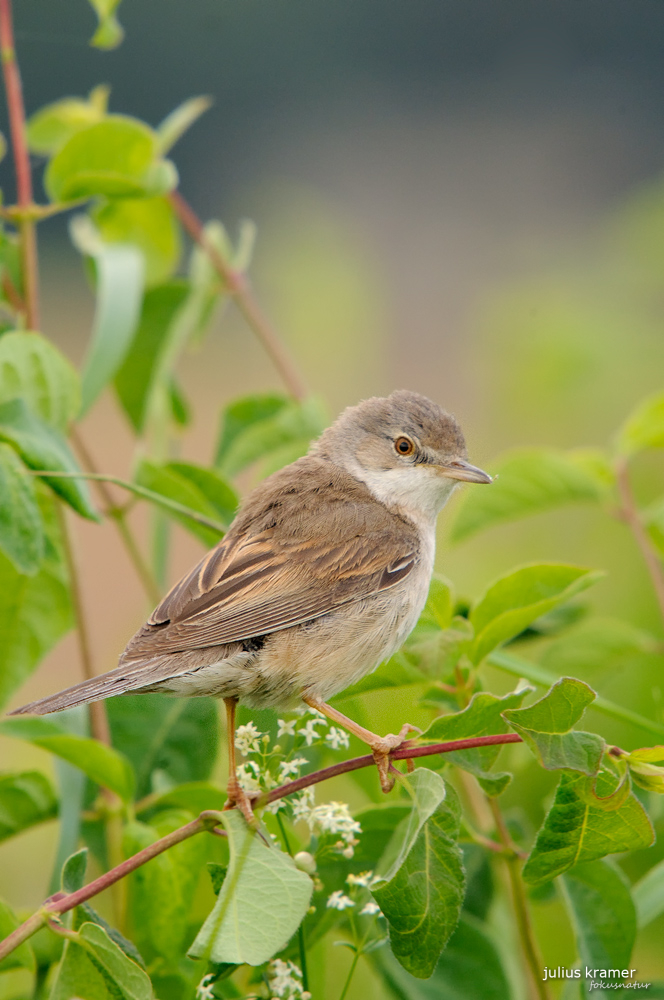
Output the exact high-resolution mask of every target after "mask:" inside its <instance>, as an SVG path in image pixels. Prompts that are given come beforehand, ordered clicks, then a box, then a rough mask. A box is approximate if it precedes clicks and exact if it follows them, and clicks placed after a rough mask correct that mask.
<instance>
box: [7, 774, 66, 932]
mask: <svg viewBox="0 0 664 1000" xmlns="http://www.w3.org/2000/svg"><path fill="white" fill-rule="evenodd" d="M57 814H58V800H57V798H56V796H55V792H54V791H53V787H52V786H51V783H50V781H49V780H48V778H47V777H46V776H45V775H43V774H41V773H40V772H39V771H22V772H21V773H20V774H3V775H0V841H2V840H7V838H8V837H13V836H14V835H15V834H17V833H21V832H22V831H23V830H27V829H29V827H31V826H35V825H36V824H37V823H44V822H45V821H46V820H48V819H53V817H54V816H57ZM0 940H2V938H1V937H0Z"/></svg>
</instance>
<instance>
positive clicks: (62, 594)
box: [0, 487, 74, 707]
mask: <svg viewBox="0 0 664 1000" xmlns="http://www.w3.org/2000/svg"><path fill="white" fill-rule="evenodd" d="M39 492H40V497H39V500H40V506H41V510H42V517H43V520H44V524H45V528H46V540H47V544H46V550H45V557H44V560H43V562H42V564H41V566H40V568H39V570H38V572H37V573H35V575H34V576H26V575H24V574H22V573H19V571H18V570H17V569H16V567H15V566H14V564H13V563H12V562H10V560H9V559H7V557H6V556H4V555H2V553H0V635H1V636H2V642H1V643H0V707H2V706H3V705H6V703H7V701H8V700H9V698H10V697H11V695H12V694H13V693H14V691H16V690H17V689H18V688H19V687H20V686H21V684H23V682H24V681H25V680H26V679H27V678H28V677H29V675H30V674H31V673H32V671H33V669H34V668H35V667H36V666H37V664H38V663H39V662H40V660H41V659H42V657H43V656H45V655H46V653H48V651H49V650H50V649H52V648H53V646H54V645H55V644H56V642H57V641H58V640H59V639H60V638H61V637H62V636H63V635H64V634H65V633H66V632H68V631H69V629H70V628H71V627H72V626H73V623H74V622H73V612H72V606H71V596H70V593H69V578H68V574H67V570H66V566H65V563H64V557H63V554H62V550H61V539H60V526H59V524H58V522H57V518H56V516H55V510H54V503H53V501H52V499H51V498H50V496H44V495H41V494H46V490H45V488H44V487H40V491H39Z"/></svg>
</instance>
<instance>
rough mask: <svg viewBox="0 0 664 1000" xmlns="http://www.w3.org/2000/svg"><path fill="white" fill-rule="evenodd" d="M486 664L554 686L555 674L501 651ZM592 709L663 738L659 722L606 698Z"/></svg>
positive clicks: (596, 701) (540, 683)
mask: <svg viewBox="0 0 664 1000" xmlns="http://www.w3.org/2000/svg"><path fill="white" fill-rule="evenodd" d="M487 662H488V663H489V664H490V665H491V666H492V667H496V668H497V669H498V670H504V671H505V672H506V673H508V674H510V675H511V676H512V677H525V679H526V680H528V681H532V683H533V684H539V685H541V686H542V687H547V688H548V687H550V686H551V685H552V684H555V683H556V680H557V678H556V675H555V674H552V673H550V671H548V670H545V669H544V668H543V667H540V665H539V664H538V663H531V661H530V660H525V659H524V658H523V657H522V656H514V655H513V654H512V653H503V652H502V650H501V651H500V652H495V653H491V654H490V655H489V657H488V660H487ZM593 709H594V710H595V711H596V712H601V713H602V714H603V715H608V716H609V717H610V718H612V719H620V721H621V722H628V723H630V724H631V725H633V726H638V727H639V728H641V729H643V730H645V731H646V732H648V733H654V735H655V736H660V737H663V736H664V725H662V723H661V722H655V721H654V720H653V719H646V717H645V716H643V715H639V714H638V712H632V711H631V710H630V709H629V708H623V706H622V705H616V704H615V703H614V702H612V701H610V700H609V699H608V698H602V697H601V696H600V695H598V696H597V697H596V698H595V701H594V702H593Z"/></svg>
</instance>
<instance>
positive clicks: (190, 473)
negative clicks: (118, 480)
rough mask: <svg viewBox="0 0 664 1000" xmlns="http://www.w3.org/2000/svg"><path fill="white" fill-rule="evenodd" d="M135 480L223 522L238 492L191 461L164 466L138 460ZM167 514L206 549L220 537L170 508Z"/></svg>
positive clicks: (231, 511) (232, 510) (227, 519)
mask: <svg viewBox="0 0 664 1000" xmlns="http://www.w3.org/2000/svg"><path fill="white" fill-rule="evenodd" d="M136 482H137V483H138V484H139V486H145V487H146V488H147V489H149V490H152V491H153V492H154V493H159V494H160V495H161V496H165V497H168V498H169V499H170V500H176V501H177V502H178V503H181V504H183V505H184V506H185V507H188V508H189V509H190V510H194V511H196V512H197V513H199V514H205V515H206V517H209V518H211V519H212V520H214V521H219V522H221V523H222V524H224V525H228V524H230V522H231V521H232V520H233V515H234V513H235V509H236V507H237V504H238V498H237V494H236V493H235V491H234V490H233V489H232V487H230V486H229V485H228V483H226V482H225V480H223V479H222V478H221V476H220V475H218V473H216V472H214V471H213V470H212V469H205V468H203V467H202V466H200V465H194V464H193V463H191V462H166V463H164V464H163V465H157V464H156V463H154V462H147V461H144V462H141V464H140V465H139V467H138V469H137V471H136ZM169 514H170V515H171V517H173V518H174V520H176V521H179V522H180V523H181V524H182V525H183V526H184V527H185V528H187V530H188V531H190V532H191V533H192V535H195V536H196V538H198V539H200V541H201V542H203V544H204V545H206V546H207V547H208V548H211V547H212V546H213V545H216V544H217V542H218V541H219V540H220V538H221V534H220V532H218V531H214V529H212V528H208V527H207V526H206V525H204V524H197V523H196V521H192V520H191V519H190V518H187V517H183V516H182V515H180V514H178V513H177V512H175V511H169Z"/></svg>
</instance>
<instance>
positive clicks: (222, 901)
mask: <svg viewBox="0 0 664 1000" xmlns="http://www.w3.org/2000/svg"><path fill="white" fill-rule="evenodd" d="M222 815H223V824H224V828H225V830H226V833H227V834H228V844H229V849H230V863H229V866H228V874H227V876H226V878H225V879H224V882H223V884H222V886H221V890H220V892H219V895H218V897H217V902H216V903H215V906H214V909H213V910H212V912H211V913H210V915H209V916H208V918H207V920H206V921H205V923H204V924H203V926H202V927H201V929H200V931H199V933H198V935H197V937H196V940H195V941H194V943H193V944H192V946H191V948H190V949H189V954H190V955H191V957H192V958H203V957H205V958H208V959H209V960H211V961H212V962H218V963H226V962H228V963H233V964H238V963H241V962H246V963H247V964H248V965H261V964H262V963H263V962H265V961H267V959H269V958H271V957H272V956H273V955H274V954H275V953H276V952H278V951H280V950H281V949H282V948H283V947H284V946H285V945H286V944H287V942H288V940H289V939H290V938H291V937H292V935H293V934H294V933H295V931H296V930H297V928H298V926H299V925H300V923H301V921H302V918H303V917H304V915H305V913H306V911H307V909H308V907H309V901H310V899H311V893H312V891H313V883H312V881H311V879H310V878H309V876H308V875H305V873H304V872H302V871H300V870H299V869H297V868H296V867H295V865H294V864H293V861H292V860H291V858H289V857H288V855H287V854H283V853H282V852H281V851H280V850H279V849H278V848H276V847H270V846H268V845H267V844H266V842H265V841H264V839H263V838H262V837H261V835H260V834H259V833H258V832H257V831H255V830H251V829H250V828H249V827H247V824H246V823H245V821H244V820H243V819H242V817H241V816H240V815H239V814H238V813H237V812H235V811H232V812H228V813H223V814H222ZM268 913H269V914H270V920H269V921H266V920H265V914H268Z"/></svg>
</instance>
